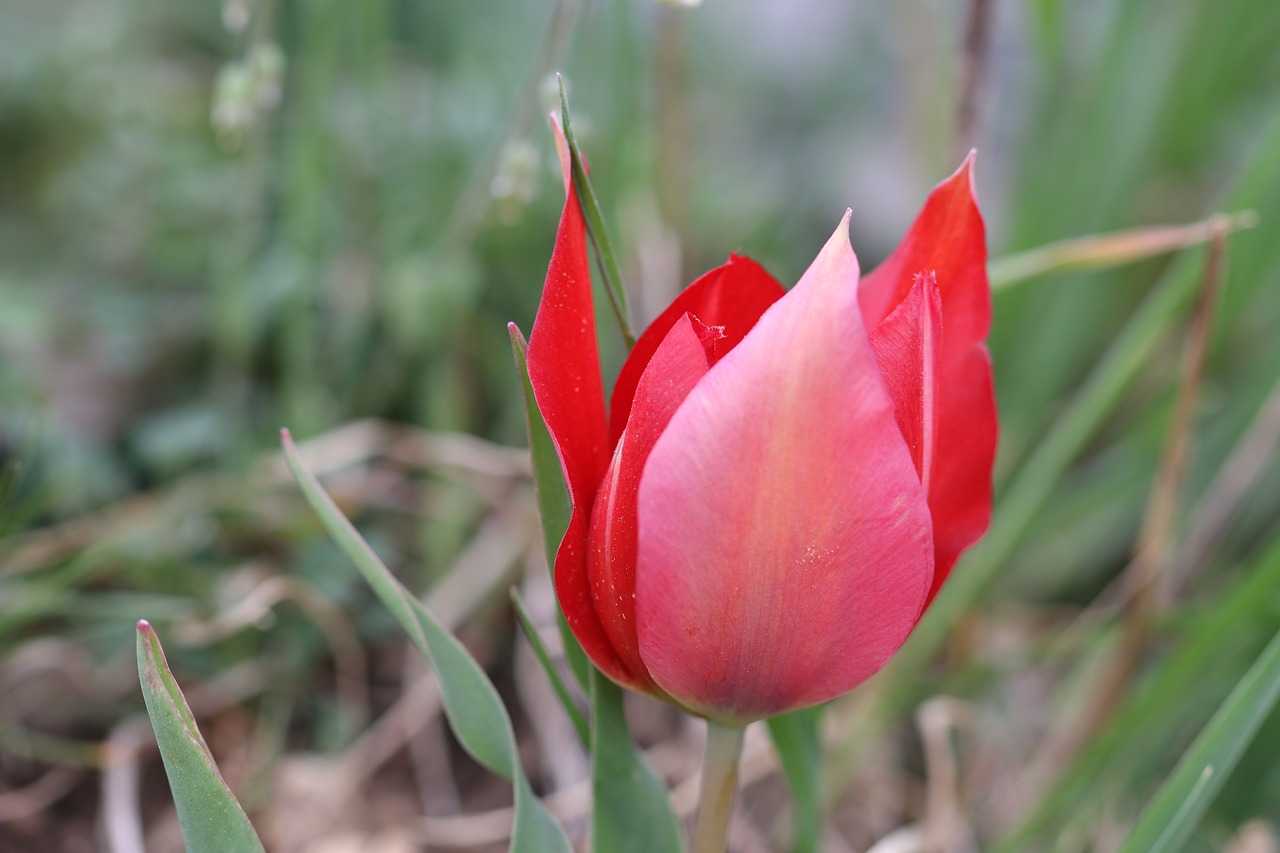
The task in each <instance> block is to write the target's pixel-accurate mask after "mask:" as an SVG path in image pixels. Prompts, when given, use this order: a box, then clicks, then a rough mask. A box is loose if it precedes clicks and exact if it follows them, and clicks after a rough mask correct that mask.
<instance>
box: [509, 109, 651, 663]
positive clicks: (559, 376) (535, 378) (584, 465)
mask: <svg viewBox="0 0 1280 853" xmlns="http://www.w3.org/2000/svg"><path fill="white" fill-rule="evenodd" d="M552 126H553V127H554V129H555V134H556V143H557V146H558V148H559V149H560V154H561V157H560V159H561V166H562V168H563V169H564V172H565V187H566V192H567V197H566V199H565V204H564V211H563V213H561V215H560V227H559V229H558V230H557V232H556V244H555V249H554V250H553V251H552V254H551V264H550V266H549V267H548V269H547V280H546V284H544V285H543V289H542V301H541V302H540V303H539V305H538V314H537V317H536V318H535V319H534V322H533V332H532V334H530V336H529V356H528V361H529V381H530V383H531V384H532V386H533V394H534V398H535V399H536V400H537V402H538V409H539V410H540V411H541V412H542V417H543V419H544V420H545V421H546V423H547V429H548V431H549V432H550V433H551V440H552V441H553V442H554V443H555V446H556V450H557V451H558V452H559V454H560V465H561V467H562V468H563V470H564V477H565V482H566V484H567V485H568V487H569V499H570V501H571V502H572V504H573V511H572V514H571V515H570V518H569V527H568V529H567V530H566V531H565V534H564V539H562V540H561V541H560V547H559V549H558V550H557V551H556V561H555V571H554V574H555V585H556V596H557V598H559V600H560V607H561V609H562V610H563V611H564V615H565V619H567V620H568V622H569V627H570V628H571V629H572V630H573V634H574V636H575V637H577V638H578V642H580V643H581V644H582V647H583V649H584V650H585V651H586V653H587V656H588V657H590V658H591V660H592V661H593V662H594V663H595V664H596V666H598V667H600V669H601V670H603V671H604V672H605V673H607V674H608V675H610V676H612V677H614V678H616V679H618V680H625V677H626V676H627V671H626V669H625V667H623V665H622V663H621V662H620V661H619V660H618V658H617V655H616V654H614V651H613V647H612V645H610V643H609V640H608V638H607V637H606V636H605V632H604V628H603V627H602V626H601V624H600V620H599V618H598V617H597V616H596V613H595V607H594V605H593V604H592V600H591V585H590V583H589V582H588V578H587V554H586V545H587V524H588V521H589V520H590V515H591V502H592V500H593V498H594V497H595V491H596V488H597V487H598V486H599V483H600V478H601V477H602V476H603V475H604V471H605V468H606V466H607V465H608V464H609V448H608V443H607V440H608V437H607V434H606V431H605V409H604V388H603V385H602V383H601V378H600V355H599V352H598V350H597V347H596V327H595V311H594V307H593V304H592V298H591V268H590V266H589V265H588V260H587V244H586V225H585V224H584V222H583V218H582V209H581V208H580V207H579V205H578V198H577V194H576V193H575V192H574V191H573V186H572V180H571V175H570V172H569V169H568V156H567V155H568V149H567V147H566V146H565V144H564V136H563V134H562V133H561V131H560V127H559V125H558V124H556V123H555V122H554V121H553V122H552Z"/></svg>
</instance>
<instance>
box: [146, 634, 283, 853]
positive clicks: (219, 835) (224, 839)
mask: <svg viewBox="0 0 1280 853" xmlns="http://www.w3.org/2000/svg"><path fill="white" fill-rule="evenodd" d="M137 648H138V679H139V681H140V682H141V683H142V696H143V699H144V700H146V703H147V714H148V715H149V716H150V717H151V727H152V728H153V729H154V730H155V733H156V743H158V744H159V746H160V757H161V759H162V760H163V761H164V771H165V775H166V776H168V777H169V788H170V790H172V791H173V802H174V805H175V806H177V809H178V822H179V823H180V824H181V825H182V840H183V842H184V843H185V844H186V846H187V850H188V851H189V853H262V850H263V848H262V842H261V841H259V840H258V834H257V833H256V832H254V831H253V825H252V824H251V823H249V818H248V816H247V815H245V813H244V809H242V808H240V803H239V802H237V801H236V798H235V795H234V794H232V793H231V789H230V788H228V787H227V783H226V782H224V781H223V780H222V775H221V774H220V773H219V772H218V765H217V763H216V762H215V761H214V760H213V754H212V753H211V752H209V747H208V746H206V745H205V742H204V737H203V736H201V734H200V729H199V727H197V726H196V719H195V716H194V715H193V714H192V713H191V708H190V707H188V706H187V700H186V699H185V698H183V696H182V690H181V688H179V687H178V682H177V681H176V680H175V679H174V677H173V673H171V672H170V671H169V664H168V662H167V661H166V660H165V657H164V649H163V648H161V646H160V638H159V637H158V636H156V632H155V630H154V629H152V627H151V625H150V624H149V623H148V622H146V621H145V620H143V621H140V622H138V634H137Z"/></svg>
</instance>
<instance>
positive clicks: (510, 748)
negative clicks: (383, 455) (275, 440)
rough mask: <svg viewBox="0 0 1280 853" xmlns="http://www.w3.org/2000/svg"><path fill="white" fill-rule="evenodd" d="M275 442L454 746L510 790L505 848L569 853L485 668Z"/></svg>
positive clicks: (294, 455) (293, 450) (292, 452)
mask: <svg viewBox="0 0 1280 853" xmlns="http://www.w3.org/2000/svg"><path fill="white" fill-rule="evenodd" d="M280 442H281V444H282V445H283V447H284V455H285V461H286V462H287V463H288V466H289V470H290V471H291V472H292V473H293V476H294V478H295V479H296V480H297V481H298V485H299V486H301V487H302V492H303V494H304V495H305V496H306V499H307V502H308V503H309V504H311V507H312V509H314V510H315V511H316V514H317V515H318V516H319V517H320V520H321V522H322V523H323V524H324V527H325V529H326V530H328V531H329V535H330V536H332V537H333V539H334V541H335V542H336V543H337V544H338V546H339V547H340V548H342V550H343V551H344V552H345V553H346V555H347V556H348V557H350V558H351V561H352V562H353V563H355V565H356V568H358V569H359V570H360V574H361V575H363V576H364V579H365V581H366V582H367V583H368V584H369V586H370V587H371V588H372V589H373V591H374V592H375V593H376V594H377V596H378V598H379V599H381V601H382V603H383V605H384V606H385V607H386V608H387V609H388V610H389V611H391V614H392V615H393V616H394V617H395V618H396V621H397V622H399V623H400V627H401V628H403V629H404V631H405V633H406V634H408V635H409V639H410V640H412V641H413V644H414V645H415V646H417V648H418V651H419V652H421V653H422V655H423V657H425V658H426V659H427V661H428V662H430V663H431V664H432V666H433V667H434V669H435V672H436V676H437V677H438V678H439V680H440V693H441V698H442V700H443V703H444V709H445V714H446V716H447V717H448V718H449V724H450V726H451V727H452V728H453V731H454V734H456V735H457V736H458V740H459V742H460V743H461V744H462V746H463V747H464V748H465V749H466V750H467V752H468V753H470V754H471V756H472V757H473V758H475V759H476V761H478V762H480V763H481V764H483V765H484V766H485V767H487V768H489V769H490V770H492V771H493V772H494V773H497V774H499V775H500V776H503V777H505V778H506V779H509V780H511V781H512V783H513V784H514V787H515V813H516V819H515V826H514V827H513V828H512V831H511V849H512V850H513V851H529V853H548V851H563V853H569V851H570V850H571V848H570V846H569V841H568V839H567V838H565V835H564V832H563V830H561V829H560V827H559V825H558V824H557V823H556V821H555V819H554V818H553V817H552V816H551V813H550V812H548V811H547V810H546V807H545V806H543V804H542V803H541V802H539V800H538V798H537V797H536V795H535V794H534V793H533V788H532V787H531V786H530V785H529V780H528V777H526V776H525V773H524V770H523V768H521V766H520V762H519V753H518V750H517V747H516V739H515V732H514V730H513V729H512V727H511V719H510V717H508V716H507V710H506V708H505V707H504V706H503V704H502V699H501V698H500V697H499V696H498V691H497V690H496V689H495V688H494V686H493V684H492V682H490V681H489V678H488V676H486V675H485V673H484V670H483V669H481V668H480V665H479V664H478V663H476V661H475V659H474V658H473V657H471V654H470V653H469V652H468V651H467V650H466V648H465V647H464V646H463V645H462V643H460V642H459V641H458V639H457V638H456V637H454V636H453V634H451V633H449V631H448V630H446V629H445V628H444V626H443V625H441V624H440V623H439V622H438V621H437V620H436V618H435V617H434V616H433V615H432V614H431V613H430V612H429V611H428V610H427V609H426V607H424V606H423V604H422V602H421V601H419V600H418V598H417V597H416V596H414V595H413V594H412V593H410V592H409V591H408V590H407V589H405V588H404V586H403V585H402V584H401V583H400V582H399V581H398V580H397V579H396V578H395V576H394V575H392V574H391V572H390V571H389V570H388V569H387V567H386V566H385V565H383V563H382V561H381V560H380V559H379V558H378V555H377V554H375V553H374V551H373V549H372V548H370V547H369V545H368V543H367V542H365V541H364V539H363V538H362V537H361V536H360V534H359V532H357V531H356V529H355V527H354V526H353V525H352V524H351V522H350V521H349V520H347V517H346V516H344V515H343V514H342V511H341V510H339V509H338V507H337V505H336V504H334V502H333V500H332V499H331V498H330V497H329V495H328V494H327V493H326V492H325V491H324V488H323V487H322V486H321V485H320V482H319V481H318V480H317V479H316V478H315V476H314V475H312V474H311V472H310V471H308V470H307V469H306V468H304V467H303V465H302V459H301V457H300V456H299V455H298V450H297V447H295V446H294V443H293V439H292V438H291V437H290V435H289V431H288V430H281V431H280Z"/></svg>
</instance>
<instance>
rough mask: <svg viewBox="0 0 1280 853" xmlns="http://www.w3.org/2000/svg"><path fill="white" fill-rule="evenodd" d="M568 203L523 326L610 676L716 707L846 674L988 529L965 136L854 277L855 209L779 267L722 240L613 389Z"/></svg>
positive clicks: (575, 600)
mask: <svg viewBox="0 0 1280 853" xmlns="http://www.w3.org/2000/svg"><path fill="white" fill-rule="evenodd" d="M556 135H557V145H558V148H559V154H560V160H561V166H562V168H563V170H564V178H565V190H566V201H565V206H564V211H563V214H562V216H561V220H560V225H559V229H558V231H557V234H556V242H555V248H554V251H553V253H552V257H551V262H550V267H549V269H548V272H547V278H546V284H545V287H544V290H543V294H542V301H541V304H540V305H539V308H538V313H537V317H536V319H535V322H534V326H533V332H532V334H531V336H530V340H529V347H528V369H529V379H530V383H531V385H532V388H533V392H534V398H535V400H536V401H537V405H538V408H539V410H540V411H541V414H542V416H543V418H544V420H545V422H546V425H547V428H548V431H549V432H550V435H551V437H552V441H553V443H554V445H555V447H556V449H557V451H558V453H559V456H560V462H561V467H562V471H563V474H564V479H565V483H566V485H567V487H568V493H569V497H570V501H571V504H572V513H571V517H570V520H569V524H568V529H567V530H566V532H565V534H564V538H563V540H562V541H561V542H560V544H559V548H558V550H557V552H556V557H555V566H554V576H555V587H556V594H557V597H558V598H559V601H560V605H561V608H562V610H563V612H564V615H565V618H566V620H567V621H568V624H569V627H570V629H571V630H572V631H573V634H574V636H575V637H576V638H577V639H578V641H579V642H580V643H581V645H582V647H583V649H584V650H585V651H586V653H587V655H588V657H590V659H591V660H592V662H593V663H594V664H595V665H596V666H597V667H598V668H599V669H600V670H601V671H602V672H604V673H605V674H606V675H607V676H608V677H610V678H611V679H613V680H614V681H616V682H617V683H619V684H621V685H623V686H625V687H628V688H631V689H633V690H636V691H639V692H642V693H646V694H649V695H651V696H654V697H657V698H660V699H663V700H666V701H670V702H673V703H675V704H677V705H679V706H681V707H683V708H685V709H687V710H689V711H691V712H693V713H695V714H698V715H701V716H704V717H706V718H708V719H709V720H711V721H714V722H716V723H717V724H721V725H729V726H740V725H742V724H744V723H746V722H749V721H752V720H756V719H761V718H765V717H769V716H773V715H775V714H780V713H783V712H786V711H790V710H794V709H798V708H803V707H806V706H810V705H814V704H817V703H820V702H824V701H826V700H829V699H832V698H835V697H836V696H839V695H841V694H843V693H846V692H848V691H850V690H852V689H853V688H854V687H856V686H858V685H859V684H860V683H862V682H863V681H864V680H866V679H867V678H868V677H870V676H871V675H872V674H874V673H875V672H876V671H877V670H878V669H880V667H881V666H883V665H884V663H885V662H886V661H887V660H888V659H889V658H890V657H891V656H892V655H893V654H894V652H896V651H897V649H898V648H899V647H900V646H901V645H902V643H903V642H904V641H905V640H906V638H907V636H908V635H909V634H910V632H911V630H912V629H913V628H914V627H915V625H916V623H917V622H918V621H919V619H920V617H921V615H922V614H923V612H924V611H925V609H926V607H927V606H928V604H929V602H930V601H931V600H932V599H933V597H934V596H935V595H936V594H937V592H938V590H939V588H940V587H941V586H942V584H943V583H944V582H945V580H946V578H947V575H948V573H949V572H950V570H951V567H952V566H953V564H954V563H955V561H956V559H957V557H958V556H959V555H960V553H961V552H962V551H963V550H964V549H965V548H966V547H968V546H969V545H971V544H972V543H973V542H974V541H975V540H976V539H977V538H978V537H980V536H981V535H982V534H983V533H984V532H985V530H986V528H987V525H988V523H989V520H990V512H991V466H992V462H993V458H994V454H995V443H996V412H995V397H994V392H993V389H992V381H991V364H990V358H989V355H988V353H987V349H986V346H985V344H984V340H985V338H986V335H987V329H988V326H989V323H990V315H991V307H990V294H989V290H988V285H987V277H986V248H985V243H984V229H983V223H982V217H981V214H980V213H979V211H978V207H977V204H976V201H975V199H974V194H973V157H972V155H970V157H969V158H968V159H967V160H966V161H965V162H964V164H963V165H962V166H961V167H960V169H959V170H957V171H956V173H955V174H954V175H952V176H951V177H950V178H948V179H947V180H946V181H944V182H943V183H941V184H940V185H939V186H938V187H937V188H936V189H934V191H933V192H932V194H931V195H930V196H929V198H928V200H927V201H926V202H925V205H924V208H923V210H922V211H921V213H920V215H919V217H918V218H917V219H916V221H915V223H914V225H912V227H911V229H910V231H908V233H907V235H906V237H905V238H904V239H903V241H902V243H901V244H900V245H899V246H898V248H897V249H896V250H895V251H894V252H893V254H892V255H891V256H890V257H889V258H888V259H887V260H886V261H885V262H884V263H883V264H881V265H880V266H879V267H878V268H876V269H875V270H874V271H873V272H872V273H870V274H869V275H867V276H864V277H860V275H859V269H858V262H857V259H856V258H855V256H854V254H853V250H852V248H851V247H850V244H849V239H848V224H849V214H848V213H846V214H845V216H844V218H843V219H842V220H841V221H840V224H839V226H838V227H837V228H836V231H835V233H834V234H833V235H832V236H831V238H830V239H829V240H827V242H826V244H825V245H824V246H823V247H822V249H821V250H820V251H819V252H818V255H817V258H816V259H815V260H814V261H813V263H812V264H811V265H810V267H809V269H808V271H806V272H805V273H804V275H803V276H801V278H800V281H799V283H797V284H796V285H795V286H794V287H793V288H791V289H790V290H789V291H788V290H785V289H784V288H783V287H782V286H781V285H780V284H779V283H778V282H777V281H776V280H775V279H774V278H773V277H772V276H770V275H769V274H768V273H767V272H765V270H764V269H763V268H762V267H761V266H760V265H758V264H757V263H755V262H754V261H752V260H750V259H748V258H746V257H742V256H739V255H733V256H731V257H730V258H729V261H728V262H727V263H725V264H724V265H723V266H720V267H718V268H716V269H714V270H711V271H710V272H708V273H707V274H705V275H703V276H702V277H701V278H699V279H697V280H696V281H695V282H693V284H691V285H690V286H689V287H688V288H687V289H685V290H684V291H683V292H682V293H681V294H680V295H679V296H678V297H677V298H676V299H675V301H674V302H673V303H672V304H671V305H670V307H668V308H667V309H666V310H665V311H663V312H662V314H661V315H660V316H658V318H657V319H656V320H654V321H653V322H652V323H651V324H650V325H649V326H648V328H647V329H646V330H645V331H644V332H643V334H641V335H640V336H639V338H638V339H637V341H636V344H635V346H634V348H633V349H632V350H631V352H630V354H629V355H628V357H627V358H626V361H625V363H624V364H623V365H622V368H621V370H620V372H619V373H618V376H617V379H616V381H615V382H614V383H613V391H612V397H611V400H610V402H609V404H608V406H607V407H606V404H605V394H604V389H603V384H602V377H601V368H600V357H599V352H598V349H597V341H596V329H595V321H594V316H595V313H594V306H593V302H592V285H591V272H590V268H589V265H588V257H587V249H586V239H585V235H586V229H585V225H584V220H583V214H582V211H581V209H580V206H579V202H578V198H577V193H576V192H575V187H574V185H573V177H572V172H571V169H570V159H569V150H568V147H567V145H566V143H565V140H564V137H563V135H562V134H561V133H560V132H559V128H558V126H557V128H556Z"/></svg>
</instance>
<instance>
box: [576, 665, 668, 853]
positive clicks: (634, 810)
mask: <svg viewBox="0 0 1280 853" xmlns="http://www.w3.org/2000/svg"><path fill="white" fill-rule="evenodd" d="M591 722H592V726H591V789H592V797H593V799H592V814H591V837H592V849H593V850H600V851H605V850H607V851H609V853H673V851H679V850H683V849H684V843H683V842H682V840H681V836H680V826H679V824H678V823H677V822H676V816H675V812H673V811H672V810H671V803H670V801H669V799H668V797H667V789H666V786H665V785H663V783H662V780H661V779H659V778H658V776H657V774H656V773H654V772H653V768H652V767H650V766H649V762H648V761H646V760H645V758H644V756H643V755H641V754H640V753H639V752H638V751H637V749H636V744H635V741H634V740H632V738H631V732H630V730H629V729H628V728H627V717H626V714H625V713H624V711H623V707H622V688H620V687H618V685H616V684H614V683H613V682H612V681H610V680H609V679H608V678H606V677H605V676H604V675H603V674H602V673H601V672H600V671H599V670H597V669H595V668H594V667H593V668H592V670H591Z"/></svg>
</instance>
